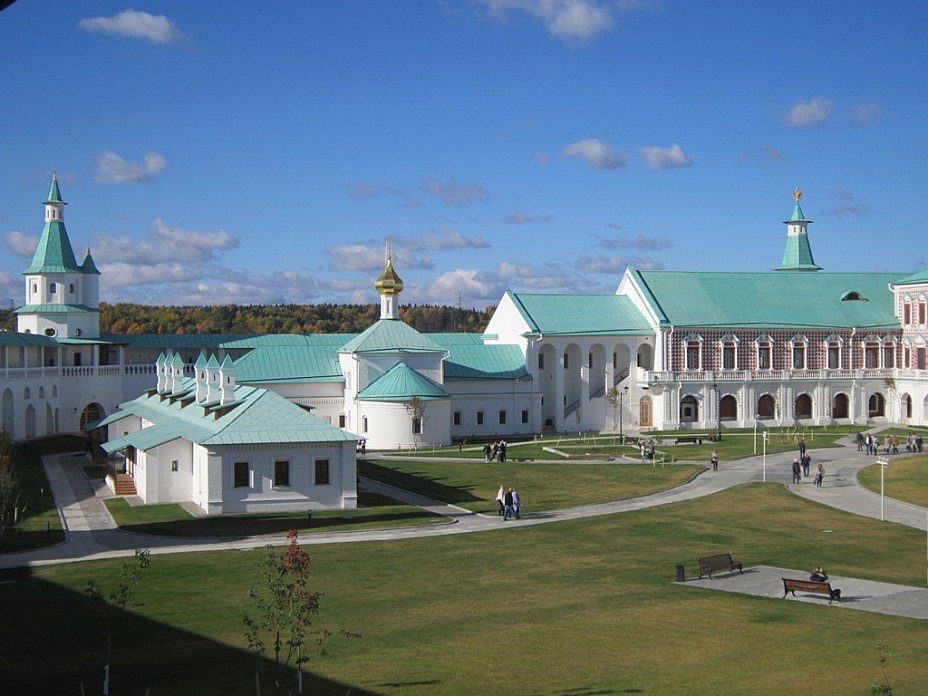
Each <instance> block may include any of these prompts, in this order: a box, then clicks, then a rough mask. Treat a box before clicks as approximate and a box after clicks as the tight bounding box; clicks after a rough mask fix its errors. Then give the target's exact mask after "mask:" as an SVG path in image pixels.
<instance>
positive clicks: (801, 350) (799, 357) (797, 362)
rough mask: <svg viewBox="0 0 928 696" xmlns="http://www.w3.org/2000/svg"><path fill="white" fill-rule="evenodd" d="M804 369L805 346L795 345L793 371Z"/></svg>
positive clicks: (802, 344)
mask: <svg viewBox="0 0 928 696" xmlns="http://www.w3.org/2000/svg"><path fill="white" fill-rule="evenodd" d="M805 367H806V344H805V343H796V344H794V345H793V369H794V370H804V369H805Z"/></svg>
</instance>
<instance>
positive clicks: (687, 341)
mask: <svg viewBox="0 0 928 696" xmlns="http://www.w3.org/2000/svg"><path fill="white" fill-rule="evenodd" d="M702 344H703V338H702V336H700V335H699V334H687V335H686V336H684V337H683V367H684V369H685V370H686V371H687V372H698V371H699V370H701V369H702ZM691 347H694V348H695V349H696V365H695V367H691V366H690V348H691Z"/></svg>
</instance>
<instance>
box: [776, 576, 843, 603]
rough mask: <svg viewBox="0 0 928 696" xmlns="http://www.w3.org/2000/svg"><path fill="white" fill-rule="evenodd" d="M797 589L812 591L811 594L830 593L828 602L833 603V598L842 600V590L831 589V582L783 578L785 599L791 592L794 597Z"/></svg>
mask: <svg viewBox="0 0 928 696" xmlns="http://www.w3.org/2000/svg"><path fill="white" fill-rule="evenodd" d="M796 590H799V591H800V592H810V593H811V594H820V595H828V603H829V604H831V601H832V600H833V599H837V600H838V601H839V602H840V601H841V590H833V589H831V583H829V582H818V581H816V580H795V579H793V578H783V599H786V595H788V594H789V593H790V592H792V593H793V597H795V596H796Z"/></svg>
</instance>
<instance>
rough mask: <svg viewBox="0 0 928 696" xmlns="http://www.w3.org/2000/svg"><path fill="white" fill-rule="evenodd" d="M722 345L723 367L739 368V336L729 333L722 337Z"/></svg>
mask: <svg viewBox="0 0 928 696" xmlns="http://www.w3.org/2000/svg"><path fill="white" fill-rule="evenodd" d="M720 343H721V346H722V369H723V370H737V369H738V337H737V336H735V335H734V334H727V335H725V336H722V338H721V341H720Z"/></svg>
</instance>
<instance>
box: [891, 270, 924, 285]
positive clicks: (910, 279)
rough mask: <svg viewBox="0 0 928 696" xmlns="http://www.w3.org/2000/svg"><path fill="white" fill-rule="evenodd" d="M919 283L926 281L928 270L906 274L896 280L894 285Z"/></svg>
mask: <svg viewBox="0 0 928 696" xmlns="http://www.w3.org/2000/svg"><path fill="white" fill-rule="evenodd" d="M921 283H928V270H924V271H919V272H918V273H915V274H913V275H910V276H906V277H905V278H903V279H902V280H898V281H896V282H895V283H894V285H919V284H921Z"/></svg>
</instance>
